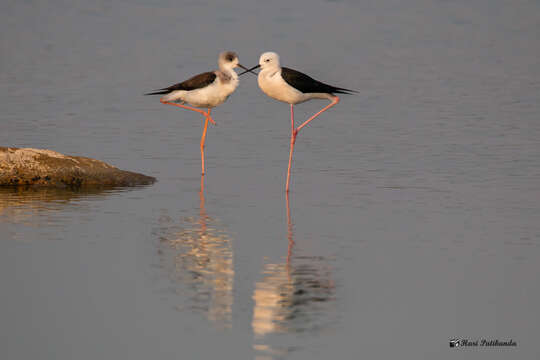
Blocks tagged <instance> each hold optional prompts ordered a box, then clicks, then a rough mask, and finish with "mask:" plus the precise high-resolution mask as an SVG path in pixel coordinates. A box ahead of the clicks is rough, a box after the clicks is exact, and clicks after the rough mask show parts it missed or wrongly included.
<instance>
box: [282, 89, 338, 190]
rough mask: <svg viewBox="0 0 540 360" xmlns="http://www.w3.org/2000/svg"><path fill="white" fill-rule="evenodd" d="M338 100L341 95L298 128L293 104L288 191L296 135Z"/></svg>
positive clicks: (287, 188)
mask: <svg viewBox="0 0 540 360" xmlns="http://www.w3.org/2000/svg"><path fill="white" fill-rule="evenodd" d="M338 102H339V97H337V96H334V98H333V100H332V102H331V103H330V104H328V105H326V106H325V107H324V108H322V109H321V110H320V111H319V112H317V113H316V114H315V115H313V116H312V117H310V118H309V119H307V120H306V121H304V122H303V123H302V125H300V126H299V127H297V128H296V129H295V128H294V112H293V105H292V104H291V150H290V152H289V169H288V170H287V186H286V188H285V191H286V192H287V193H288V192H289V181H290V178H291V165H292V156H293V150H294V143H295V142H296V136H297V135H298V132H300V130H301V129H302V128H303V127H304V126H306V125H307V124H308V123H309V122H310V121H311V120H313V119H315V118H316V117H317V116H319V115H321V114H322V113H323V112H325V111H326V110H328V109H330V108H331V107H332V106H334V105H336V104H337V103H338Z"/></svg>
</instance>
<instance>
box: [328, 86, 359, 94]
mask: <svg viewBox="0 0 540 360" xmlns="http://www.w3.org/2000/svg"><path fill="white" fill-rule="evenodd" d="M332 93H335V94H347V95H353V94H358V91H356V90H349V89H344V88H338V87H335V88H333V89H332Z"/></svg>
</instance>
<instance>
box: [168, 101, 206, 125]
mask: <svg viewBox="0 0 540 360" xmlns="http://www.w3.org/2000/svg"><path fill="white" fill-rule="evenodd" d="M159 101H160V102H161V103H162V104H166V105H172V106H178V107H181V108H183V109H188V110H192V111H195V112H198V113H199V114H201V115H203V116H204V117H206V118H208V119H209V120H210V122H211V123H212V124H214V125H216V122H215V121H214V119H212V117H211V116H210V109H208V113H206V112H204V111H203V110H200V109H196V108H194V107H191V106H186V105H182V104H178V103H173V102H168V101H165V100H162V99H161V100H159Z"/></svg>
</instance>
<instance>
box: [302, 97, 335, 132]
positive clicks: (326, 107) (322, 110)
mask: <svg viewBox="0 0 540 360" xmlns="http://www.w3.org/2000/svg"><path fill="white" fill-rule="evenodd" d="M338 102H339V97H337V96H334V99H333V100H332V102H331V103H330V104H328V105H326V106H325V107H324V108H322V109H321V110H320V111H319V112H318V113H316V114H315V115H313V116H312V117H310V118H309V119H307V120H306V121H304V123H303V124H302V125H300V126H299V127H297V128H296V130H297V131H300V130H301V129H302V128H303V127H304V126H306V125H307V124H308V123H309V122H310V121H311V120H313V119H315V118H316V117H317V116H319V115H321V114H322V113H323V112H325V111H326V110H328V109H330V108H331V107H332V106H334V105H336V104H337V103H338Z"/></svg>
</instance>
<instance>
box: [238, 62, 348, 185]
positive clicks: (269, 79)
mask: <svg viewBox="0 0 540 360" xmlns="http://www.w3.org/2000/svg"><path fill="white" fill-rule="evenodd" d="M257 68H261V71H260V72H259V76H258V82H259V87H260V88H261V90H262V91H263V92H264V93H265V94H266V95H268V96H270V97H271V98H273V99H276V100H279V101H283V102H285V103H287V104H290V106H291V148H290V152H289V167H288V169H287V185H286V187H285V189H286V191H287V192H289V180H290V176H291V165H292V155H293V150H294V143H295V142H296V136H297V135H298V132H299V131H300V130H301V129H302V128H303V127H304V126H306V125H307V124H308V123H309V122H310V121H311V120H313V119H315V118H316V117H317V116H319V115H320V114H322V113H323V112H325V111H326V110H328V109H330V108H331V107H332V106H334V105H336V104H337V103H338V102H339V97H338V96H336V95H335V94H353V93H356V91H355V90H348V89H344V88H340V87H335V86H332V85H327V84H324V83H322V82H320V81H317V80H315V79H313V78H311V77H310V76H308V75H306V74H303V73H301V72H299V71H296V70H293V69H289V68H286V67H281V66H280V64H279V55H278V54H276V53H275V52H265V53H263V54H262V55H261V57H260V58H259V65H256V66H254V67H252V68H251V69H248V70H246V71H244V72H242V73H240V75H242V74H244V73H246V72H248V71H252V70H255V69H257ZM312 99H327V100H330V104H328V105H327V106H325V107H324V108H323V109H321V110H320V111H319V112H317V113H316V114H315V115H313V116H312V117H310V118H309V119H307V120H306V121H304V122H303V123H302V124H301V125H300V126H298V127H297V128H295V127H294V109H293V107H294V105H296V104H300V103H303V102H305V101H308V100H312Z"/></svg>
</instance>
